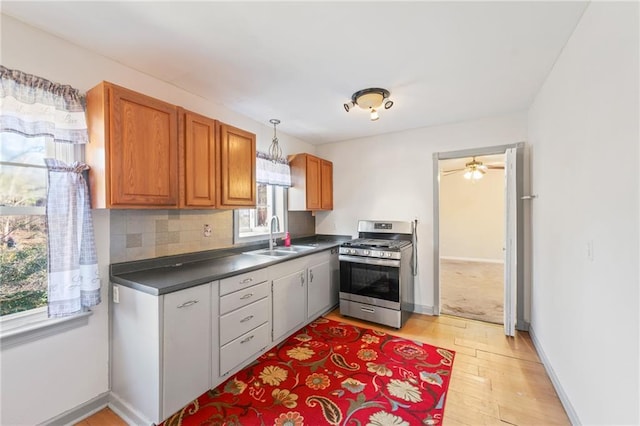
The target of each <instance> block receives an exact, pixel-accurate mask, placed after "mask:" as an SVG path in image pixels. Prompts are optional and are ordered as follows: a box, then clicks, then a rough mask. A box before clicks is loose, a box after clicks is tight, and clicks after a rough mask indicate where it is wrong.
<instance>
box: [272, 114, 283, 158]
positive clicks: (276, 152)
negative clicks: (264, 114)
mask: <svg viewBox="0 0 640 426" xmlns="http://www.w3.org/2000/svg"><path fill="white" fill-rule="evenodd" d="M269 123H271V124H273V139H272V140H271V145H270V146H269V158H270V159H271V161H273V162H274V163H281V162H283V161H284V157H283V156H282V148H280V144H279V143H278V136H276V126H277V125H278V124H280V120H278V119H277V118H272V119H271V120H269Z"/></svg>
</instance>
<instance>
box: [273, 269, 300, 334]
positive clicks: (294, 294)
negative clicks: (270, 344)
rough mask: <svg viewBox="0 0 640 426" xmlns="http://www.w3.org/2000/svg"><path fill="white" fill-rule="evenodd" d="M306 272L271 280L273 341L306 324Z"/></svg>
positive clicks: (297, 272)
mask: <svg viewBox="0 0 640 426" xmlns="http://www.w3.org/2000/svg"><path fill="white" fill-rule="evenodd" d="M305 284H306V270H305V269H300V270H299V271H296V272H294V273H292V274H289V275H286V276H284V277H282V278H278V279H274V280H273V341H274V342H276V341H279V340H280V339H282V338H283V337H286V336H288V335H289V334H290V333H291V332H292V331H295V330H296V329H297V328H299V327H302V325H303V324H304V323H305V322H306V321H305V320H306V318H307V312H306V307H305V303H304V301H305V300H306V296H307V295H306V293H307V289H306V287H305Z"/></svg>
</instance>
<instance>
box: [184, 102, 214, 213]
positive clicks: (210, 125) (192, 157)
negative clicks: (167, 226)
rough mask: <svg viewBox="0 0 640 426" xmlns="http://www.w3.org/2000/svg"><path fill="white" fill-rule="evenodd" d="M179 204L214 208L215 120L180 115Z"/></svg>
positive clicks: (186, 113) (190, 114)
mask: <svg viewBox="0 0 640 426" xmlns="http://www.w3.org/2000/svg"><path fill="white" fill-rule="evenodd" d="M183 126H184V129H183V130H184V133H183V137H184V147H183V151H182V152H183V155H184V160H183V162H182V165H183V167H184V173H183V177H184V180H183V185H184V188H183V197H182V203H181V206H182V207H196V208H197V207H215V205H216V186H217V183H218V182H217V180H218V179H217V167H216V164H217V151H218V146H217V143H216V121H215V120H212V119H211V118H207V117H204V116H201V115H198V114H194V113H192V112H188V111H187V112H185V114H184V125H183Z"/></svg>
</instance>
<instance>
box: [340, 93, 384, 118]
mask: <svg viewBox="0 0 640 426" xmlns="http://www.w3.org/2000/svg"><path fill="white" fill-rule="evenodd" d="M389 95H391V93H390V92H389V91H388V90H387V89H379V88H375V87H373V88H369V89H363V90H359V91H357V92H356V93H354V94H353V95H352V96H351V102H348V103H346V104H344V105H343V106H344V110H345V111H347V112H349V110H351V108H353V107H354V106H356V105H358V106H359V107H360V108H362V109H368V110H369V114H370V117H371V121H376V120H378V119H379V118H380V116H379V115H378V108H380V107H381V106H383V105H384V109H389V108H391V107H392V106H393V101H392V100H391V99H389Z"/></svg>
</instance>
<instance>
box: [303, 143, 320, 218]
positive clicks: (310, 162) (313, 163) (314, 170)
mask: <svg viewBox="0 0 640 426" xmlns="http://www.w3.org/2000/svg"><path fill="white" fill-rule="evenodd" d="M320 161H321V160H320V159H319V158H318V157H314V156H312V155H307V209H309V210H319V209H320V208H321V202H320V196H321V195H320V190H321V187H320V185H321V182H322V181H321V176H320V174H321V167H320Z"/></svg>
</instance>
